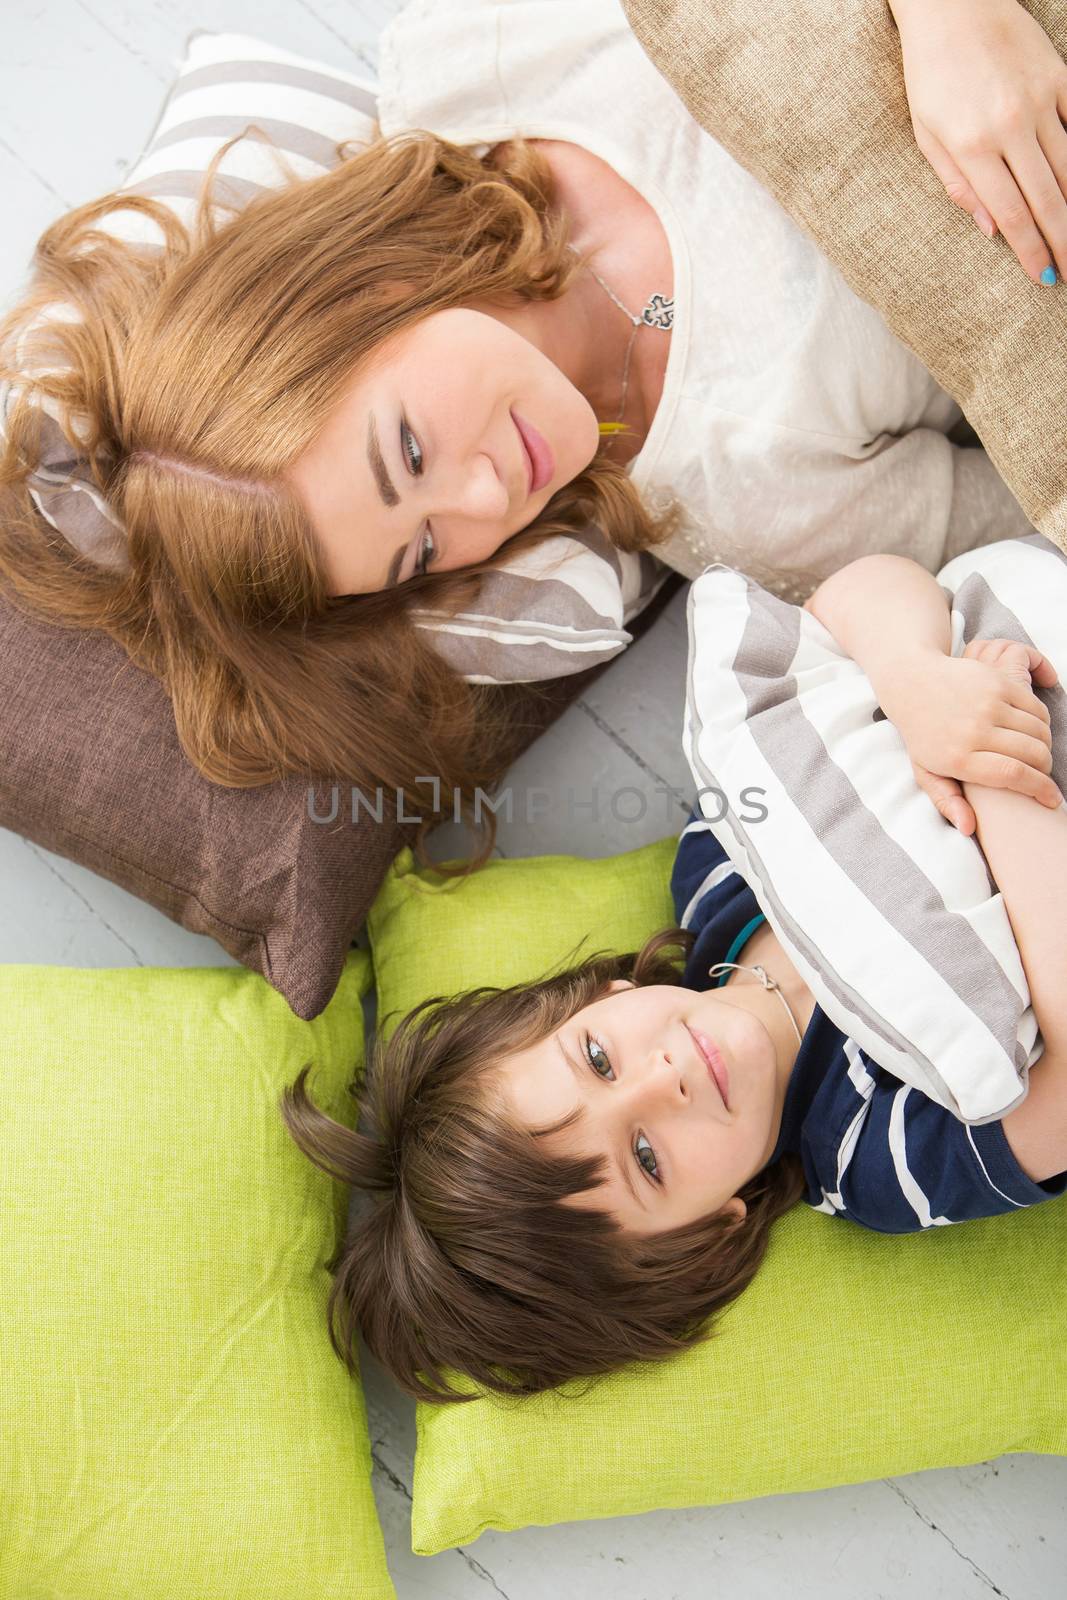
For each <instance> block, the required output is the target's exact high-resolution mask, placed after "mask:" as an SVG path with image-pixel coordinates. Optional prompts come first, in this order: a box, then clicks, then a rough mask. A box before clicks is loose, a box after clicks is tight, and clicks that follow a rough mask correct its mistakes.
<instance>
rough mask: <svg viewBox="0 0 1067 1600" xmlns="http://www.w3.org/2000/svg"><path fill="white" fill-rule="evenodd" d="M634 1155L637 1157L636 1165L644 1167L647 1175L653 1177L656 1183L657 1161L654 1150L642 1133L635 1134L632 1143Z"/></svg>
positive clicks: (657, 1173) (657, 1178) (657, 1176)
mask: <svg viewBox="0 0 1067 1600" xmlns="http://www.w3.org/2000/svg"><path fill="white" fill-rule="evenodd" d="M634 1155H635V1156H636V1157H637V1164H638V1166H639V1167H644V1169H645V1171H646V1172H647V1173H648V1175H649V1177H650V1178H655V1179H656V1181H657V1183H658V1182H659V1162H658V1161H657V1160H656V1152H655V1151H654V1150H653V1148H652V1146H651V1145H650V1144H649V1142H648V1140H647V1139H646V1138H645V1136H644V1134H643V1133H639V1134H638V1135H637V1139H636V1142H635V1144H634ZM646 1158H647V1159H646Z"/></svg>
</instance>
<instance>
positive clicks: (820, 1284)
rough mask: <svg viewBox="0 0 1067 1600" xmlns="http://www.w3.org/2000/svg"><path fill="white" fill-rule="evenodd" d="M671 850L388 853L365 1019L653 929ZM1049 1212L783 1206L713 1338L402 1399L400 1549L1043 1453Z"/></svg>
mask: <svg viewBox="0 0 1067 1600" xmlns="http://www.w3.org/2000/svg"><path fill="white" fill-rule="evenodd" d="M676 845H677V840H676V839H674V838H670V839H665V840H663V841H661V842H660V843H657V844H654V845H650V846H647V847H645V848H644V849H642V850H637V851H632V852H629V853H628V854H626V855H622V856H616V857H613V858H606V859H602V860H598V861H584V860H579V859H576V858H572V857H567V856H555V857H543V858H540V859H533V860H514V861H502V862H491V863H490V864H489V865H488V866H487V867H485V868H484V869H483V871H482V872H480V873H478V874H476V875H475V877H474V878H473V879H470V880H468V881H466V882H462V883H452V884H445V883H444V882H443V881H441V880H437V879H435V876H434V875H433V874H425V873H423V872H420V871H416V870H415V869H414V867H413V865H412V863H411V859H410V856H409V855H403V854H402V855H401V856H400V857H399V858H398V860H397V862H396V864H395V866H394V868H393V869H392V870H391V872H390V874H389V876H388V878H387V879H386V882H385V884H384V885H383V887H382V891H381V894H380V895H379V897H378V900H377V901H376V903H375V906H374V909H373V911H372V913H371V916H370V919H369V922H368V928H369V931H370V934H371V940H372V949H373V956H374V967H375V981H376V984H377V990H378V1008H379V1016H380V1017H383V1018H384V1017H385V1016H386V1015H387V1014H388V1013H391V1012H396V1013H398V1014H403V1013H405V1012H406V1011H407V1010H408V1009H409V1008H410V1007H411V1006H412V1005H414V1004H416V1003H418V1001H420V1000H423V999H426V998H427V997H428V996H431V995H437V994H451V993H454V992H456V991H458V990H461V989H465V988H471V987H475V986H477V985H480V984H494V985H505V984H512V983H519V982H525V981H529V980H532V979H534V978H537V977H540V976H542V975H543V974H545V973H547V972H549V971H551V970H555V969H558V968H559V967H562V966H566V965H569V964H570V963H571V961H572V960H574V959H580V958H581V957H582V956H584V955H587V954H591V953H592V952H593V951H595V950H613V951H617V952H622V951H626V950H632V949H636V948H638V947H639V946H640V945H641V944H642V943H643V942H644V940H645V939H646V938H647V937H648V936H650V935H651V934H653V933H655V932H657V931H659V930H660V929H661V928H665V927H669V926H671V925H672V924H673V922H674V913H673V908H672V904H671V897H670V891H669V880H670V874H671V865H672V862H673V859H674V854H675V849H676ZM1065 1221H1067V1199H1055V1200H1050V1201H1048V1202H1047V1203H1045V1204H1043V1205H1040V1206H1035V1207H1034V1208H1033V1209H1031V1210H1029V1211H1025V1212H1021V1213H1017V1214H1014V1215H1012V1216H1005V1217H995V1218H990V1219H988V1220H984V1221H980V1222H970V1223H967V1224H965V1225H961V1226H960V1227H956V1228H933V1229H930V1230H928V1231H927V1232H926V1233H923V1234H920V1235H911V1236H899V1237H892V1236H889V1235H881V1234H876V1233H870V1232H867V1231H865V1230H864V1229H862V1228H846V1227H842V1226H841V1225H840V1222H839V1221H835V1220H834V1219H833V1218H830V1217H825V1216H821V1215H819V1214H817V1213H816V1212H814V1211H812V1210H811V1209H810V1208H809V1207H807V1206H803V1205H801V1206H798V1207H796V1208H795V1209H794V1210H793V1211H791V1212H790V1213H789V1214H788V1215H787V1216H786V1217H784V1218H783V1219H782V1220H781V1221H780V1222H779V1223H777V1224H776V1225H775V1228H774V1230H773V1233H772V1237H771V1242H770V1247H769V1250H768V1253H767V1256H766V1259H765V1262H764V1264H763V1266H762V1267H761V1269H760V1271H759V1273H758V1274H757V1276H756V1278H755V1280H754V1281H753V1283H752V1284H751V1285H750V1286H749V1288H748V1289H747V1290H746V1291H745V1293H744V1294H743V1295H742V1296H741V1297H740V1298H739V1299H738V1300H736V1301H735V1302H734V1303H733V1304H732V1305H731V1306H730V1307H729V1308H728V1310H727V1311H726V1313H725V1314H724V1315H723V1317H722V1318H721V1320H720V1322H719V1323H718V1325H717V1327H718V1331H717V1332H716V1333H715V1335H714V1337H712V1338H711V1339H709V1340H706V1341H705V1342H703V1343H701V1344H698V1345H697V1346H695V1347H694V1348H693V1349H691V1350H689V1351H687V1352H686V1353H685V1354H684V1355H681V1356H677V1357H674V1358H672V1359H671V1360H669V1361H666V1362H665V1363H663V1364H661V1365H650V1366H647V1367H641V1366H636V1365H635V1366H632V1367H628V1368H626V1369H624V1370H623V1371H620V1372H619V1373H617V1374H613V1375H612V1376H611V1377H609V1378H607V1379H605V1380H603V1381H600V1382H597V1383H594V1384H593V1385H592V1386H591V1387H589V1388H588V1389H587V1391H586V1392H581V1393H579V1392H577V1390H578V1389H579V1388H582V1387H584V1386H569V1387H565V1388H564V1389H562V1390H558V1391H555V1392H553V1393H550V1394H546V1395H541V1396H535V1397H532V1398H530V1399H524V1400H512V1399H510V1398H505V1397H498V1396H493V1397H484V1396H483V1397H481V1398H479V1399H478V1400H476V1401H473V1402H471V1403H469V1404H466V1405H459V1406H457V1405H452V1406H430V1405H420V1406H419V1407H418V1413H417V1421H418V1444H417V1450H416V1457H415V1475H414V1482H413V1506H412V1544H413V1547H414V1549H415V1551H416V1552H417V1553H418V1554H421V1555H432V1554H435V1553H436V1552H438V1551H440V1550H446V1549H451V1548H454V1547H456V1546H459V1545H467V1544H470V1543H471V1542H472V1541H473V1540H475V1539H476V1538H477V1537H478V1535H479V1534H481V1533H483V1532H484V1531H485V1530H486V1529H487V1528H497V1529H512V1528H521V1527H528V1526H531V1525H547V1524H551V1523H557V1522H571V1521H584V1520H588V1519H591V1518H597V1517H616V1516H625V1515H629V1514H632V1513H636V1512H642V1511H652V1510H657V1509H661V1508H670V1507H680V1506H692V1505H715V1504H719V1503H722V1502H725V1501H731V1500H745V1499H751V1498H754V1497H757V1496H760V1495H768V1494H788V1493H793V1492H796V1491H798V1490H801V1489H819V1488H826V1487H829V1486H830V1485H834V1484H843V1483H855V1482H860V1481H863V1480H866V1479H871V1478H880V1477H889V1476H894V1475H896V1474H900V1473H907V1472H916V1471H919V1470H921V1469H924V1468H929V1467H945V1466H960V1465H964V1464H967V1463H971V1462H977V1461H986V1460H989V1459H991V1458H993V1457H995V1456H997V1455H1000V1454H1002V1453H1004V1452H1009V1451H1020V1450H1021V1451H1036V1452H1044V1453H1048V1454H1062V1453H1064V1452H1065V1451H1067V1400H1065V1395H1067V1348H1065V1345H1064V1341H1063V1339H1062V1337H1061V1330H1062V1323H1063V1306H1064V1301H1065V1296H1067V1227H1065V1226H1064V1224H1065ZM844 1330H847V1334H846V1333H845V1331H844ZM846 1338H847V1359H845V1360H843V1359H842V1348H843V1347H842V1340H843V1339H846ZM1006 1348H1010V1350H1011V1360H1010V1362H1009V1363H1008V1364H1007V1367H1006V1366H1005V1361H1004V1351H1005V1349H1006Z"/></svg>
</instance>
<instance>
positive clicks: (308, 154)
mask: <svg viewBox="0 0 1067 1600" xmlns="http://www.w3.org/2000/svg"><path fill="white" fill-rule="evenodd" d="M376 92H377V86H376V84H375V83H374V81H373V79H371V78H369V77H368V78H359V77H354V76H353V75H352V74H351V73H347V72H342V71H340V70H339V69H337V68H335V67H330V66H325V65H323V64H321V63H318V62H315V61H311V60H307V59H305V58H303V57H300V56H294V55H292V54H290V53H289V52H288V51H284V50H279V49H277V48H276V47H275V46H273V45H269V44H266V43H263V42H262V41H260V40H258V39H253V38H248V37H245V36H244V35H239V34H214V33H196V34H193V36H192V37H191V38H190V40H189V43H188V47H187V55H186V59H185V61H184V63H183V64H182V66H181V68H180V70H179V75H178V78H177V81H176V83H175V85H174V88H173V89H172V90H171V93H170V95H169V96H168V98H167V100H166V102H165V104H164V107H163V111H162V114H161V116H160V118H159V121H158V123H157V125H156V128H155V130H154V132H153V134H152V136H151V138H150V140H149V143H148V147H147V149H146V150H145V152H144V154H143V155H142V156H141V158H140V160H139V161H138V162H137V163H136V164H135V166H134V167H133V168H132V170H131V171H130V172H129V174H128V176H127V178H126V180H125V182H124V184H123V188H125V189H129V190H130V191H131V192H133V193H135V194H144V195H149V196H151V197H153V198H155V199H159V200H162V201H165V202H166V203H167V204H168V205H169V206H170V207H171V208H172V209H173V210H174V211H175V212H176V213H177V214H178V216H179V217H181V218H182V220H183V221H186V222H189V221H191V219H192V216H193V212H194V209H195V203H196V200H197V198H198V196H199V194H200V191H201V187H202V185H203V180H204V174H205V172H206V170H207V168H208V166H209V165H210V163H211V161H212V159H213V157H214V156H215V155H216V153H217V152H218V150H219V148H220V147H221V146H222V145H223V144H225V143H226V141H227V140H228V139H232V138H233V137H234V136H235V135H237V134H240V133H242V132H243V131H244V130H245V129H246V128H248V127H249V126H252V127H254V128H256V129H258V130H260V131H261V132H262V133H263V134H264V135H267V136H268V138H267V139H258V138H255V137H250V138H245V139H241V140H240V142H239V143H238V144H236V145H235V146H234V147H233V148H232V149H231V150H229V151H228V152H227V154H226V156H225V157H224V159H223V161H222V162H221V164H220V166H219V168H218V188H217V191H216V192H217V194H218V197H219V199H220V200H221V201H223V202H226V203H230V204H243V203H245V202H247V201H248V200H249V199H251V198H252V197H253V196H254V195H256V194H259V193H261V192H262V190H264V189H266V188H271V187H274V186H277V185H278V184H279V183H280V182H281V181H283V177H284V173H285V172H286V171H288V172H290V173H293V174H295V175H296V176H297V177H314V176H316V175H318V174H320V173H322V172H325V171H327V170H328V169H329V168H330V167H332V166H334V165H336V163H337V160H338V154H337V146H338V145H339V144H349V145H359V144H364V143H368V142H369V141H370V140H371V139H372V138H373V137H374V136H375V133H376V128H377V124H376V113H377V104H376ZM268 141H270V142H268ZM104 226H106V227H107V229H108V231H110V232H112V233H114V234H116V235H117V236H119V237H121V238H126V239H130V240H136V241H139V242H148V243H157V242H160V233H159V230H158V229H157V228H156V226H155V225H154V224H153V223H152V222H151V221H149V220H148V219H147V218H145V217H142V216H140V215H139V214H138V213H136V212H132V211H126V212H116V213H113V214H112V216H111V217H110V218H109V219H108V221H107V222H106V224H104ZM70 314H71V312H70V309H69V308H64V307H62V306H57V307H56V308H55V309H54V312H53V315H54V316H56V317H62V316H64V315H70ZM13 394H14V390H13V389H9V390H8V391H7V392H6V393H5V394H3V395H0V426H2V423H3V418H4V415H5V413H6V408H7V406H8V404H9V403H10V401H11V399H12V397H13ZM42 433H43V455H42V462H41V466H40V468H39V470H38V471H37V472H36V473H35V474H34V477H33V479H32V480H31V492H32V493H33V496H34V499H35V502H36V504H37V506H38V509H39V510H40V511H41V513H42V515H43V516H44V517H45V518H46V519H47V520H48V521H49V522H50V523H51V524H52V525H53V526H54V527H56V528H57V529H58V530H59V531H60V532H61V533H62V534H63V535H64V536H65V537H66V538H67V539H69V540H70V542H71V543H72V544H74V545H76V546H77V547H78V548H79V549H80V550H82V551H83V552H84V553H85V554H87V555H90V556H91V557H92V558H93V559H94V560H96V561H98V562H100V563H101V564H103V565H112V566H119V567H120V566H122V565H123V564H124V562H125V540H124V536H123V530H122V528H121V526H120V525H119V523H118V521H117V520H116V518H115V516H114V515H113V513H112V512H111V511H110V510H109V508H108V506H107V504H106V502H105V500H104V498H103V496H102V495H101V494H100V493H99V492H98V491H97V490H96V488H95V487H94V485H93V484H92V482H91V480H90V477H89V473H88V470H87V468H86V466H85V463H84V461H82V460H80V459H79V457H78V455H77V453H76V452H75V451H74V450H73V449H72V448H71V446H70V444H69V443H68V442H67V440H66V438H65V437H64V435H63V432H62V430H61V428H60V427H59V425H58V423H57V422H56V421H55V419H54V418H48V417H46V418H45V419H44V425H43V429H42ZM669 570H670V569H669V568H667V567H666V566H665V565H664V564H663V563H662V562H660V561H658V560H657V559H656V558H655V557H654V556H653V555H651V554H650V553H648V552H644V551H643V552H639V553H629V552H626V551H620V550H616V549H615V548H614V547H613V546H611V545H610V544H609V542H608V540H607V539H606V538H605V537H604V535H603V534H602V533H601V532H600V531H599V530H598V529H596V528H589V529H588V530H587V531H586V532H585V533H583V534H582V535H581V536H576V537H569V536H566V537H564V536H561V537H555V538H552V539H548V540H545V541H544V542H543V544H542V545H541V546H539V547H538V548H537V549H535V550H532V551H528V552H526V553H524V554H520V555H517V556H516V557H515V558H514V559H513V560H512V561H510V562H508V563H507V564H506V565H505V566H503V567H501V568H499V569H498V570H496V571H495V572H492V573H488V574H486V575H485V576H484V577H483V578H482V580H481V584H480V588H479V592H478V596H477V600H476V601H475V602H474V603H472V604H471V605H470V606H469V607H468V608H467V609H466V610H464V611H462V612H459V613H457V614H455V615H451V616H450V615H446V614H445V613H443V612H435V611H434V610H433V609H432V608H429V607H427V608H420V609H419V610H418V611H416V612H414V616H415V617H416V619H417V623H416V625H417V626H419V627H421V628H424V629H426V630H428V631H429V632H430V633H431V634H432V635H433V639H434V645H435V648H436V649H437V651H438V652H439V654H440V655H441V656H442V657H443V658H444V659H445V660H447V661H448V662H449V664H450V665H451V666H452V667H453V668H455V670H456V671H457V672H459V673H461V674H462V675H463V676H464V677H466V678H468V679H469V680H470V681H471V682H474V683H520V682H530V681H534V680H537V679H546V678H557V677H562V676H565V675H566V674H568V673H571V672H579V671H582V670H583V669H584V668H586V667H590V666H595V665H596V664H597V663H598V662H601V661H606V660H609V659H610V658H611V657H612V656H614V655H617V654H618V653H619V652H620V651H621V650H623V649H625V647H626V645H628V644H629V643H630V638H631V636H630V634H629V633H628V632H627V631H626V624H627V623H628V622H630V621H631V620H632V619H633V618H634V617H635V616H637V615H638V614H639V613H640V612H641V611H642V610H643V608H644V607H645V605H647V604H648V602H649V601H650V600H651V599H652V598H653V596H654V595H655V594H656V593H657V592H658V590H659V589H660V588H661V587H662V585H663V583H664V582H665V581H666V579H667V577H668V576H669Z"/></svg>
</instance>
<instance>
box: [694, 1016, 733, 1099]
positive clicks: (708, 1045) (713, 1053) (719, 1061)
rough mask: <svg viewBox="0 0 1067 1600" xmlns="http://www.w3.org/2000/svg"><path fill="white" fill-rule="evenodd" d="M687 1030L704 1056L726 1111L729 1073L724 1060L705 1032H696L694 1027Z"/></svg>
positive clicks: (709, 1073)
mask: <svg viewBox="0 0 1067 1600" xmlns="http://www.w3.org/2000/svg"><path fill="white" fill-rule="evenodd" d="M689 1032H690V1033H691V1034H692V1036H693V1043H694V1044H695V1045H696V1047H697V1049H698V1050H699V1051H700V1054H701V1055H702V1056H703V1057H704V1062H705V1065H706V1066H707V1069H708V1075H709V1077H710V1078H711V1080H712V1082H713V1083H714V1085H715V1087H716V1089H718V1091H719V1093H720V1095H721V1096H722V1103H723V1105H724V1106H725V1107H726V1109H727V1111H729V1109H730V1100H729V1094H730V1075H729V1073H728V1072H727V1070H726V1063H725V1061H724V1060H723V1058H722V1056H721V1055H720V1054H719V1052H718V1051H717V1050H716V1048H715V1046H714V1045H713V1044H712V1042H711V1040H710V1039H709V1038H708V1036H707V1034H706V1033H698V1032H697V1030H696V1029H695V1028H690V1029H689Z"/></svg>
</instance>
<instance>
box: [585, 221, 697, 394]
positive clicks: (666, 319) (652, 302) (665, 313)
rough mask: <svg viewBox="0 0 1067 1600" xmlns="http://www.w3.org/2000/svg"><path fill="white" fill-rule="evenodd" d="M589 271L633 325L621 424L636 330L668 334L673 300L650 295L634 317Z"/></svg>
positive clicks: (625, 366) (625, 363)
mask: <svg viewBox="0 0 1067 1600" xmlns="http://www.w3.org/2000/svg"><path fill="white" fill-rule="evenodd" d="M571 249H572V250H573V249H574V246H573V245H572V246H571ZM586 265H587V266H589V263H588V262H587V263H586ZM589 271H590V272H591V273H592V275H593V277H594V278H595V279H596V281H597V283H599V285H600V287H601V288H602V289H603V291H604V293H605V294H606V295H607V296H608V299H609V300H613V301H614V303H615V304H616V305H617V306H618V308H619V310H620V311H621V312H622V314H623V316H625V317H628V318H629V319H630V321H631V322H632V323H633V332H632V333H631V335H630V342H629V344H628V345H627V346H626V357H625V360H624V361H623V365H622V404H621V405H620V406H619V414H618V416H617V417H616V418H615V421H616V422H621V421H622V419H623V416H624V414H625V411H626V395H627V391H628V390H629V387H630V356H631V354H632V353H633V347H634V340H635V339H636V338H637V330H638V328H641V327H648V328H660V329H662V331H663V332H664V333H669V332H670V331H671V329H672V328H673V327H674V301H673V299H669V298H668V297H667V295H665V294H659V293H656V294H653V295H650V296H649V298H648V301H647V303H646V304H645V307H644V309H643V310H642V312H641V314H640V316H636V317H635V316H634V314H633V312H632V311H631V310H630V309H629V308H628V307H627V306H624V305H623V303H622V301H621V300H620V299H619V297H618V295H617V294H616V293H615V291H614V290H613V289H610V288H609V287H608V285H607V284H606V283H605V282H604V280H603V278H602V277H601V276H600V273H599V272H597V271H596V269H595V268H594V267H591V266H590V267H589Z"/></svg>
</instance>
